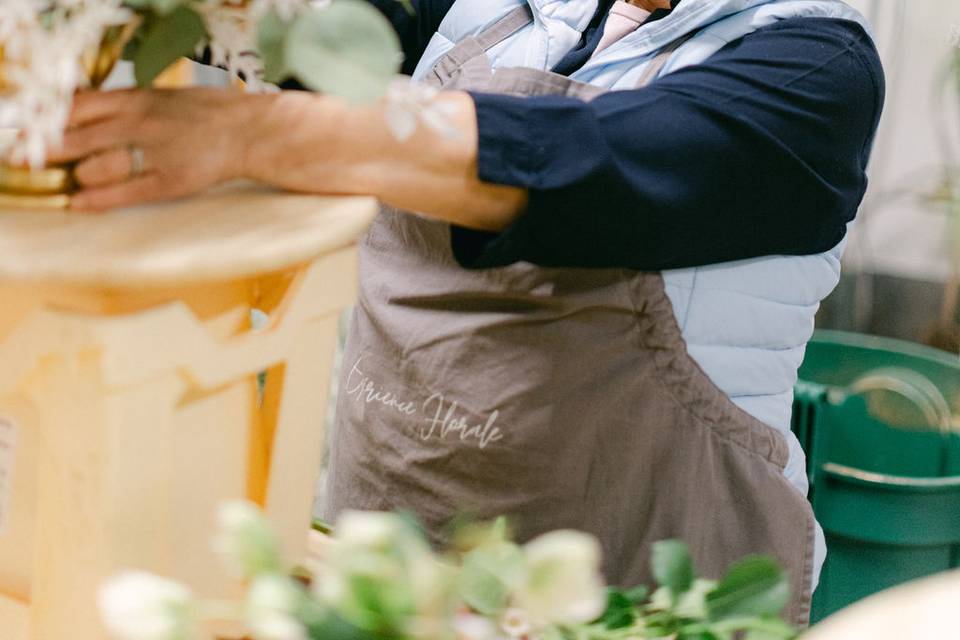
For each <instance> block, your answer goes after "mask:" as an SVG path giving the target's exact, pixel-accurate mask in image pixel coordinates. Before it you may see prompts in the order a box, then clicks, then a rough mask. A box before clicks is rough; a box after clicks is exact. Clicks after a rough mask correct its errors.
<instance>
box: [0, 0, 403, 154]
mask: <svg viewBox="0 0 960 640" xmlns="http://www.w3.org/2000/svg"><path fill="white" fill-rule="evenodd" d="M398 1H404V0H398ZM123 45H126V46H125V47H124V46H123ZM114 49H115V51H114ZM121 49H122V50H123V54H124V56H125V57H127V58H129V59H130V60H131V61H132V62H133V64H134V73H135V76H136V79H137V82H138V84H139V85H140V86H148V85H150V84H151V83H152V82H153V80H154V79H155V78H156V77H157V76H158V75H159V74H160V73H161V72H163V70H164V69H166V68H167V67H168V66H170V65H171V64H172V63H173V62H175V61H176V60H177V59H178V58H180V57H182V56H189V55H194V54H198V53H202V52H207V53H208V54H209V58H210V61H211V63H213V64H216V65H220V66H223V67H225V68H227V69H228V70H230V71H231V72H233V73H234V74H237V75H240V76H243V78H244V80H245V81H246V82H247V83H248V84H249V85H250V86H252V87H253V88H254V89H256V88H261V87H263V86H266V85H267V84H269V83H279V82H281V81H283V80H285V79H288V78H295V79H296V80H298V81H300V82H301V83H302V84H303V85H305V86H306V87H307V88H310V89H313V90H318V91H324V92H327V93H334V94H338V95H342V96H345V97H348V98H350V99H354V100H367V99H372V98H376V97H378V96H379V95H381V94H382V93H383V92H384V91H385V90H386V87H387V84H388V82H389V81H390V79H391V78H392V77H393V76H394V74H395V73H396V71H397V69H398V67H399V63H400V53H399V50H400V49H399V42H398V39H397V36H396V34H395V32H394V31H393V29H392V28H391V26H390V24H389V23H388V22H387V21H386V20H385V19H384V18H383V17H382V16H381V15H380V13H379V12H378V11H377V10H376V9H374V8H373V7H371V6H370V5H369V3H366V2H363V1H362V0H321V1H310V0H2V1H0V53H2V56H0V61H2V62H0V126H6V127H16V128H20V129H22V130H23V136H22V140H23V142H22V144H21V145H20V146H19V148H18V149H16V150H15V153H16V156H17V159H18V160H28V161H30V162H31V164H33V165H34V166H39V165H41V164H42V163H43V160H44V157H45V151H46V149H47V148H48V147H49V146H51V145H55V144H57V143H58V142H59V140H60V137H61V136H62V132H63V129H64V126H65V124H66V121H67V117H68V114H69V110H70V105H71V101H72V97H73V94H74V92H75V91H76V89H78V88H82V87H87V86H96V85H97V84H99V82H101V81H102V80H103V79H104V78H103V76H104V75H105V74H104V73H101V72H102V71H103V70H104V68H105V65H103V64H102V62H103V58H111V55H112V54H113V53H116V54H119V53H120V51H121ZM111 62H112V61H111Z"/></svg>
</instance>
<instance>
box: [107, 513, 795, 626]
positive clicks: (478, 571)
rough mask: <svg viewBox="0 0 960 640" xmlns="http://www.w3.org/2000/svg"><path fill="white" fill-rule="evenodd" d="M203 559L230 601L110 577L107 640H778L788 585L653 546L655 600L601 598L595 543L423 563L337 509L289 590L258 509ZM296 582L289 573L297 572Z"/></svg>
mask: <svg viewBox="0 0 960 640" xmlns="http://www.w3.org/2000/svg"><path fill="white" fill-rule="evenodd" d="M218 520H219V525H220V533H219V535H218V536H217V538H216V548H217V549H218V551H220V553H221V554H222V555H223V556H224V558H225V559H226V560H227V561H228V563H229V564H230V565H231V566H232V567H233V568H234V569H235V570H236V571H237V572H238V573H239V574H240V576H241V577H243V578H245V579H246V583H247V585H248V589H247V593H246V596H245V598H244V600H243V602H240V603H222V602H219V603H217V602H212V603H194V602H193V599H192V597H191V594H190V591H189V590H188V589H187V588H186V587H183V586H181V585H178V584H176V583H172V582H169V581H167V580H163V579H161V578H157V577H154V576H151V575H149V574H145V573H139V572H131V573H125V574H121V575H120V576H118V577H117V578H115V579H113V580H111V581H110V582H109V583H107V585H106V586H105V587H104V589H103V591H102V593H101V594H100V607H101V611H102V614H103V618H104V621H105V623H106V626H107V628H108V629H109V630H110V632H111V633H112V634H113V635H114V636H115V637H116V638H117V639H118V640H193V639H194V638H195V636H194V635H193V631H194V629H196V628H198V627H199V625H200V624H203V623H205V622H207V620H206V619H205V616H209V619H210V620H211V621H213V620H215V621H218V622H224V621H227V622H230V621H232V622H236V623H239V624H241V625H242V626H243V627H244V629H245V630H246V633H247V635H248V636H249V637H250V638H251V639H252V640H388V639H389V640H408V639H409V640H653V639H660V638H670V639H671V640H731V639H732V638H735V637H741V636H740V635H738V634H739V633H740V632H750V633H753V634H754V635H750V633H748V634H747V635H746V636H745V637H746V638H750V640H755V639H756V638H763V640H790V639H792V638H794V637H795V635H796V633H795V631H794V630H793V629H792V628H791V627H789V626H788V625H786V624H784V623H783V622H782V621H781V620H780V619H779V617H778V614H779V613H780V610H781V609H782V608H783V606H784V605H785V603H786V602H787V597H788V595H789V593H788V587H787V579H786V576H785V575H784V574H783V571H782V570H781V569H780V568H779V566H778V565H777V564H776V562H774V561H773V560H771V559H769V558H763V557H753V558H747V559H745V560H743V561H742V562H739V563H737V564H735V565H734V566H733V567H732V568H731V569H730V572H729V573H728V574H727V576H726V577H724V578H723V579H722V580H719V581H716V582H715V581H710V580H702V579H697V578H696V577H695V572H694V567H693V562H692V559H691V555H690V551H689V549H688V548H687V546H686V545H685V544H683V543H682V542H679V541H665V542H660V543H657V544H656V545H654V549H653V556H652V563H651V568H652V570H653V575H654V577H655V578H656V579H657V582H658V583H659V585H660V586H659V588H658V589H656V590H655V591H653V592H652V593H649V592H648V590H647V589H646V588H643V587H639V588H636V589H631V590H628V591H620V590H617V589H608V588H606V587H605V586H604V584H603V580H602V578H601V575H600V564H601V552H600V545H599V543H598V542H597V540H596V539H594V538H593V537H592V536H590V535H587V534H585V533H580V532H576V531H555V532H552V533H547V534H544V535H542V536H540V537H538V538H535V539H534V540H532V541H530V542H528V543H527V544H526V545H524V546H520V545H518V544H516V543H515V542H513V541H512V540H511V537H510V535H509V530H508V527H507V525H506V522H505V521H504V520H503V519H499V520H497V521H495V522H493V523H490V524H475V525H473V526H471V527H461V528H460V529H458V530H457V532H456V533H455V535H454V541H455V543H454V549H453V550H451V551H450V552H448V553H445V554H440V553H436V552H435V551H434V550H433V549H432V548H431V546H430V544H429V543H428V541H427V538H426V536H425V535H424V533H423V531H422V530H421V529H420V527H419V525H418V524H417V523H416V522H415V521H413V520H412V519H411V518H409V517H405V516H402V515H397V514H390V513H374V512H359V511H348V512H345V513H344V514H342V516H341V517H340V519H339V521H338V522H337V525H336V527H335V528H334V530H333V531H334V533H333V534H332V535H330V536H329V537H327V538H326V539H323V540H321V539H319V538H318V537H317V536H318V535H319V534H317V533H314V534H313V536H314V537H313V539H312V542H311V548H312V549H316V550H317V557H315V558H313V559H312V562H309V563H308V566H309V568H310V570H311V572H310V575H309V576H305V577H302V579H299V580H297V579H294V578H292V577H290V576H291V575H292V570H291V567H289V566H287V565H285V564H284V562H283V559H282V558H281V555H280V551H279V547H278V543H277V538H276V536H275V535H274V533H273V532H272V530H271V528H270V526H269V525H268V523H267V521H266V519H265V518H264V516H263V515H262V514H261V513H260V511H259V509H258V508H257V507H256V506H254V505H252V504H249V503H246V502H234V503H229V504H226V505H224V506H223V507H222V508H221V509H220V512H219V517H218ZM300 575H301V576H303V574H302V572H301V574H300Z"/></svg>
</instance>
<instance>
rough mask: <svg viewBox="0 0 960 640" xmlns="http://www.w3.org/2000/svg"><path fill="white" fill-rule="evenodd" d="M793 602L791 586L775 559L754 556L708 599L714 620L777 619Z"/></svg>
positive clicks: (738, 566) (737, 567)
mask: <svg viewBox="0 0 960 640" xmlns="http://www.w3.org/2000/svg"><path fill="white" fill-rule="evenodd" d="M789 598H790V585H789V584H788V582H787V577H786V575H785V574H784V572H783V570H782V569H781V568H780V565H779V564H778V563H777V561H776V560H774V559H773V558H769V557H766V556H752V557H748V558H745V559H743V560H741V561H740V562H737V563H736V564H735V565H733V567H731V568H730V571H728V572H727V575H726V576H724V578H723V580H721V581H720V584H719V585H717V588H716V589H715V590H713V591H712V592H711V593H710V594H708V595H707V609H708V611H709V613H710V618H711V619H712V620H722V619H725V618H731V617H736V616H776V615H778V614H779V613H780V611H781V610H782V609H783V607H784V606H785V605H786V604H787V601H788V600H789Z"/></svg>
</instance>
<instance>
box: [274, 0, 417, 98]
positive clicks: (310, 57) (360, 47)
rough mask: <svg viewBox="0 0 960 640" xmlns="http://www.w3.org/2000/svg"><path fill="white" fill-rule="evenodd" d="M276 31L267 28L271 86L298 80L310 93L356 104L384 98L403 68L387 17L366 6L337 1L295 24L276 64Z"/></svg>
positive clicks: (359, 0) (354, 0)
mask: <svg viewBox="0 0 960 640" xmlns="http://www.w3.org/2000/svg"><path fill="white" fill-rule="evenodd" d="M278 35H283V34H278V31H277V28H276V26H275V25H268V26H267V33H266V34H264V36H263V37H264V39H265V41H266V42H265V43H264V44H266V45H267V46H268V47H269V48H271V52H270V57H271V58H273V60H271V65H270V66H271V72H272V73H271V74H270V76H268V79H269V80H270V81H274V82H275V81H276V80H277V78H278V77H282V76H288V75H292V76H294V77H296V78H297V79H298V80H299V81H300V82H302V83H303V84H304V85H305V86H306V87H308V88H310V89H313V90H315V91H323V92H327V93H333V94H337V95H340V96H343V97H345V98H347V99H349V100H352V101H367V100H373V99H375V98H378V97H380V96H381V95H382V94H383V92H384V90H385V89H386V86H387V84H388V83H389V82H390V80H391V79H392V78H393V76H394V75H395V74H396V73H397V71H398V70H399V67H400V60H401V57H400V53H399V52H400V43H399V40H398V37H397V34H396V31H394V29H393V27H392V26H390V23H389V22H388V21H387V20H386V18H384V17H383V15H382V14H381V13H380V12H379V11H377V10H376V9H375V8H373V7H372V6H371V5H370V4H369V3H367V2H363V1H362V0H334V1H333V2H332V3H331V4H330V5H329V6H326V7H324V8H322V9H314V10H311V11H306V12H304V13H302V14H300V15H299V16H297V18H295V19H294V21H293V23H292V24H291V25H290V27H289V30H288V31H287V32H286V34H285V37H283V40H282V42H283V46H282V51H283V53H282V62H277V60H276V49H277V46H278V45H277V43H276V39H277V37H278Z"/></svg>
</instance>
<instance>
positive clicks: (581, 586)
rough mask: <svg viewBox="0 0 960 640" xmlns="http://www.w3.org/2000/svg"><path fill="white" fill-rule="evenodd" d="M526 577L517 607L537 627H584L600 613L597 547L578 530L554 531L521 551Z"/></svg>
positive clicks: (602, 592) (601, 599)
mask: <svg viewBox="0 0 960 640" xmlns="http://www.w3.org/2000/svg"><path fill="white" fill-rule="evenodd" d="M523 550H524V554H525V555H526V560H527V577H526V581H525V582H524V584H523V586H522V587H521V588H520V590H519V591H518V592H517V604H518V605H519V606H520V607H521V608H522V609H524V610H526V612H527V613H528V614H529V615H530V616H531V619H532V620H533V622H534V623H536V624H537V625H545V624H551V623H554V624H578V623H579V624H583V623H587V622H590V621H591V620H594V619H596V618H597V617H598V616H599V615H600V614H601V613H603V609H604V606H605V605H606V601H607V593H606V588H605V586H604V584H603V579H602V578H601V576H600V561H601V557H600V544H599V543H598V542H597V539H596V538H594V537H592V536H589V535H587V534H585V533H580V532H579V531H554V532H552V533H547V534H545V535H542V536H540V537H539V538H536V539H535V540H532V541H531V542H529V543H528V544H527V545H526V546H525V547H524V548H523Z"/></svg>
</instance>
